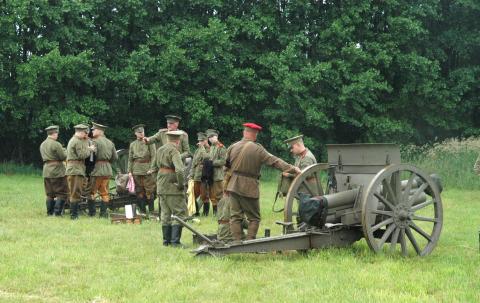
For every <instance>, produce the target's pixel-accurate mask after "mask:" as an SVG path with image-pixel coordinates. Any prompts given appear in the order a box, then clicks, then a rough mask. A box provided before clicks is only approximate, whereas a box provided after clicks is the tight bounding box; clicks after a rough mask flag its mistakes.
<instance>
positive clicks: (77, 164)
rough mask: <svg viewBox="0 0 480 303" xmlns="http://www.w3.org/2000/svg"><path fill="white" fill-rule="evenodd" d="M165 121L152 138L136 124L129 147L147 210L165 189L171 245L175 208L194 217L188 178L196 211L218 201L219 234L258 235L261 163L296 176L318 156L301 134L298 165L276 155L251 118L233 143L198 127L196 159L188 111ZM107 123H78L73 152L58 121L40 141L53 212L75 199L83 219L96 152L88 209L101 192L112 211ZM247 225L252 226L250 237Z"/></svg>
mask: <svg viewBox="0 0 480 303" xmlns="http://www.w3.org/2000/svg"><path fill="white" fill-rule="evenodd" d="M166 120H167V128H164V129H160V130H159V131H158V132H157V133H156V134H155V135H153V136H151V137H146V136H145V125H143V124H139V125H135V126H134V127H133V128H132V129H133V132H134V133H135V136H136V139H135V141H133V142H132V143H131V144H130V147H129V157H128V168H127V170H128V173H129V176H130V177H132V178H133V180H134V183H135V194H136V197H137V204H138V206H139V208H140V210H141V211H142V212H146V211H147V207H148V211H149V212H153V210H154V207H155V206H154V200H155V197H156V196H158V201H159V213H160V222H161V225H162V234H163V245H165V246H179V245H181V243H180V239H181V235H182V225H180V223H179V222H177V221H176V220H172V215H175V216H178V217H179V218H182V219H186V218H187V204H186V199H185V185H186V182H185V181H186V180H187V179H189V178H191V179H193V182H194V186H193V192H194V195H195V201H197V200H200V201H201V203H199V204H197V205H196V206H197V209H196V215H199V210H200V208H203V215H206V216H208V215H209V211H210V202H211V205H212V213H213V214H214V215H216V216H217V219H218V231H217V235H218V238H219V239H220V240H223V241H241V240H243V239H247V240H249V239H255V237H256V235H257V232H258V229H259V224H260V221H261V216H260V201H259V178H260V170H261V167H262V165H268V166H271V167H274V168H276V169H278V170H280V171H282V174H283V175H284V176H286V177H292V176H295V175H296V174H298V173H300V172H301V170H302V169H303V168H305V167H307V166H309V165H311V164H314V163H316V159H315V157H314V156H313V154H312V153H311V152H310V151H309V150H308V148H306V147H305V145H304V143H303V138H302V136H301V135H300V136H296V137H293V138H290V139H287V140H286V141H285V143H287V144H288V145H289V146H290V151H291V152H292V154H293V155H294V156H295V158H296V161H295V164H294V165H291V164H288V163H286V162H285V161H283V160H282V159H280V158H278V157H276V156H274V155H272V154H271V153H269V152H268V151H267V150H266V149H265V148H264V147H263V146H262V145H260V144H258V143H256V140H257V135H258V133H259V132H260V131H261V130H262V127H261V126H259V125H257V124H254V123H244V124H243V127H244V129H243V136H242V139H241V140H240V141H238V142H236V143H234V144H232V145H231V146H230V147H228V148H226V147H225V146H224V145H223V144H222V143H221V142H220V140H219V131H217V130H215V129H208V130H206V131H205V132H199V133H197V141H198V143H197V149H196V151H195V153H194V154H193V159H192V158H191V153H190V147H189V141H188V134H187V133H186V132H185V131H182V130H180V129H179V123H180V121H181V118H180V117H179V116H176V115H167V116H166ZM106 128H107V127H106V126H104V125H101V124H98V123H93V126H92V138H91V139H89V138H88V133H89V127H88V126H87V125H84V124H79V125H76V126H75V134H74V135H73V136H72V138H71V139H70V141H69V143H68V145H67V149H66V151H65V150H64V149H63V147H62V145H61V144H60V143H59V142H58V141H57V138H58V132H59V127H58V126H50V127H47V128H46V132H47V134H48V137H47V138H46V139H45V141H44V142H43V143H42V144H41V146H40V153H41V156H42V159H43V161H44V166H43V177H44V185H45V192H46V196H47V200H46V208H47V214H48V215H56V216H60V215H61V214H62V210H63V207H64V205H65V201H66V200H67V198H68V200H69V203H70V216H71V218H72V219H77V218H78V210H79V203H80V201H81V197H82V193H83V192H84V188H85V183H86V181H85V179H86V178H85V175H86V167H85V159H86V158H88V157H91V158H92V157H93V155H94V156H95V160H94V163H95V165H94V168H93V171H92V172H91V173H90V178H89V181H88V183H89V185H88V189H89V190H88V195H87V206H88V215H89V216H95V212H96V207H95V198H96V195H97V194H98V195H99V196H100V198H101V202H100V216H101V217H105V216H107V206H108V203H109V192H108V183H109V180H110V178H111V177H112V174H113V172H112V166H111V163H112V162H113V161H115V160H116V159H117V153H116V150H115V145H114V144H113V143H112V142H111V141H110V140H109V139H107V138H106V137H105V129H106ZM157 148H158V149H157ZM64 161H66V167H65V165H64ZM185 165H191V169H190V170H189V171H190V173H186V169H185ZM187 174H188V175H187ZM244 229H246V230H247V234H246V236H245V235H244Z"/></svg>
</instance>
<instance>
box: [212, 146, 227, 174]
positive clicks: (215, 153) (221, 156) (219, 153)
mask: <svg viewBox="0 0 480 303" xmlns="http://www.w3.org/2000/svg"><path fill="white" fill-rule="evenodd" d="M209 154H210V159H211V160H212V162H213V181H214V182H216V181H223V178H224V172H223V167H224V166H225V163H226V162H227V149H226V148H225V146H224V145H223V144H222V143H220V142H219V143H217V144H215V145H212V147H211V148H210V153H209Z"/></svg>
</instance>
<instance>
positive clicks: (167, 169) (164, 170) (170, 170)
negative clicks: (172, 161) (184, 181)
mask: <svg viewBox="0 0 480 303" xmlns="http://www.w3.org/2000/svg"><path fill="white" fill-rule="evenodd" d="M158 171H159V172H161V173H162V174H172V173H174V172H175V170H174V169H173V168H170V167H160V169H159V170H158Z"/></svg>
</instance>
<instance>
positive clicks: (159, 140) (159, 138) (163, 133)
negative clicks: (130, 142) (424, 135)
mask: <svg viewBox="0 0 480 303" xmlns="http://www.w3.org/2000/svg"><path fill="white" fill-rule="evenodd" d="M165 118H166V119H167V128H162V129H160V130H159V131H158V133H156V134H155V135H153V136H151V137H148V138H147V137H145V138H144V139H143V140H144V141H145V143H147V144H153V143H156V145H157V148H159V147H161V146H163V145H165V144H166V143H167V142H168V136H167V132H169V131H181V132H182V135H181V137H180V146H179V148H178V150H179V151H180V156H181V157H182V160H184V159H186V158H188V157H190V145H189V144H188V134H187V133H186V132H185V131H183V130H179V129H178V125H179V124H180V120H181V119H182V118H180V117H179V116H176V115H166V116H165Z"/></svg>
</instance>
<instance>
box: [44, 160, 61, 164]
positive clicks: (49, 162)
mask: <svg viewBox="0 0 480 303" xmlns="http://www.w3.org/2000/svg"><path fill="white" fill-rule="evenodd" d="M57 163H62V161H60V160H47V161H45V164H57Z"/></svg>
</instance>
